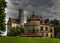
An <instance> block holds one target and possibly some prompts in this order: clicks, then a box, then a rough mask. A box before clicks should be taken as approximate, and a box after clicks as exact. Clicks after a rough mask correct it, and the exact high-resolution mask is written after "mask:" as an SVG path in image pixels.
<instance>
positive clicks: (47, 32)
mask: <svg viewBox="0 0 60 43" xmlns="http://www.w3.org/2000/svg"><path fill="white" fill-rule="evenodd" d="M23 12H24V11H23V10H22V9H20V10H19V16H18V19H13V18H9V20H8V23H7V26H8V33H9V32H10V29H12V27H17V26H19V27H20V26H21V25H23V27H24V30H25V31H24V33H23V35H22V36H39V37H54V26H53V25H52V24H50V22H49V21H48V20H47V21H48V22H47V21H46V19H44V18H42V17H37V16H36V15H34V14H32V16H31V17H27V23H24V14H23Z"/></svg>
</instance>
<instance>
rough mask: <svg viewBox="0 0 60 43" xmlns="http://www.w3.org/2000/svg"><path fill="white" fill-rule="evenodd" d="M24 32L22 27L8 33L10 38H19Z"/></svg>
mask: <svg viewBox="0 0 60 43" xmlns="http://www.w3.org/2000/svg"><path fill="white" fill-rule="evenodd" d="M23 32H24V29H23V28H22V27H13V28H12V29H11V30H10V32H9V33H8V36H17V35H20V34H21V33H23Z"/></svg>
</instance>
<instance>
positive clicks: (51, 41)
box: [0, 36, 60, 43]
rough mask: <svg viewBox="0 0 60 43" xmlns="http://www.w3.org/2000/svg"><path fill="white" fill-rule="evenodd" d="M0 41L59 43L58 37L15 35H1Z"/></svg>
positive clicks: (0, 42) (11, 42)
mask: <svg viewBox="0 0 60 43" xmlns="http://www.w3.org/2000/svg"><path fill="white" fill-rule="evenodd" d="M0 43H60V39H56V38H40V37H19V36H16V37H1V38H0Z"/></svg>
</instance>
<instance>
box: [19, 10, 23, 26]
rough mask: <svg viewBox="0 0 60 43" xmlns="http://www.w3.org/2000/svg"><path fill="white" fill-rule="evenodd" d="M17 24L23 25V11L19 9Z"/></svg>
mask: <svg viewBox="0 0 60 43" xmlns="http://www.w3.org/2000/svg"><path fill="white" fill-rule="evenodd" d="M18 20H19V24H20V25H24V10H23V9H19V16H18Z"/></svg>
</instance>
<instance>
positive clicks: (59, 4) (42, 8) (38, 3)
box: [6, 0, 60, 19]
mask: <svg viewBox="0 0 60 43" xmlns="http://www.w3.org/2000/svg"><path fill="white" fill-rule="evenodd" d="M6 1H7V8H6V19H8V17H12V18H17V17H18V9H19V8H24V15H25V18H26V15H29V16H30V15H31V14H32V12H33V11H34V12H35V14H36V15H41V16H43V17H44V18H50V19H54V18H57V19H60V0H6Z"/></svg>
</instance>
